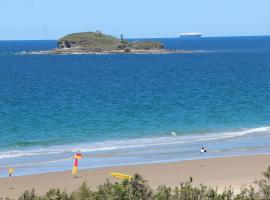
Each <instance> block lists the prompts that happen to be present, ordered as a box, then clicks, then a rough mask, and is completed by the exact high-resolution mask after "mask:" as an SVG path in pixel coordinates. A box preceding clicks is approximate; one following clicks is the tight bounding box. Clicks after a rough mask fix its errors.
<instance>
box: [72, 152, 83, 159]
mask: <svg viewBox="0 0 270 200" xmlns="http://www.w3.org/2000/svg"><path fill="white" fill-rule="evenodd" d="M81 158H82V154H80V153H75V155H74V159H81Z"/></svg>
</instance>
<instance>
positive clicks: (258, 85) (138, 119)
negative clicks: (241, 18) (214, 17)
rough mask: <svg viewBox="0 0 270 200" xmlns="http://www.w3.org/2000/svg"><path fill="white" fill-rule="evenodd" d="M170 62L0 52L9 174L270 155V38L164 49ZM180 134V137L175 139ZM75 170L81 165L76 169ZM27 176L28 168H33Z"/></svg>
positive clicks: (1, 146) (1, 154) (15, 44)
mask: <svg viewBox="0 0 270 200" xmlns="http://www.w3.org/2000/svg"><path fill="white" fill-rule="evenodd" d="M158 40H160V41H162V42H164V43H165V45H166V47H167V48H170V49H188V50H195V51H196V53H192V54H167V55H23V54H22V52H25V51H26V52H27V51H32V50H42V49H50V48H54V47H55V45H56V41H1V42H0V119H1V120H0V165H1V166H2V167H3V168H5V167H6V166H16V167H17V168H18V170H16V172H17V173H18V174H29V173H40V172H46V171H58V170H63V169H69V164H70V163H72V160H71V159H70V158H71V157H72V155H73V153H74V152H77V151H81V152H83V154H84V155H85V159H84V160H83V161H82V164H81V165H82V167H84V168H90V167H98V166H108V165H118V164H133V163H149V162H163V161H171V160H182V159H195V158H201V157H202V155H200V154H199V153H198V151H199V149H200V147H201V146H202V145H203V146H207V147H208V148H209V153H208V154H206V155H204V156H208V157H214V156H226V155H242V154H254V153H268V152H270V140H269V139H270V138H269V137H270V135H269V133H270V93H269V91H270V37H232V38H196V39H178V38H174V39H173V38H171V39H158ZM172 132H175V135H174V134H172ZM70 165H72V164H70ZM26 166H27V167H26Z"/></svg>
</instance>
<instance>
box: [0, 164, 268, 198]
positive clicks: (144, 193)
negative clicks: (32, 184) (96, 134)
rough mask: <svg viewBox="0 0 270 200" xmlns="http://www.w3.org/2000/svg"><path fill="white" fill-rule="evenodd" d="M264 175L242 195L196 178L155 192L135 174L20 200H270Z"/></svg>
mask: <svg viewBox="0 0 270 200" xmlns="http://www.w3.org/2000/svg"><path fill="white" fill-rule="evenodd" d="M263 175H264V178H263V179H262V180H259V181H257V182H256V184H257V185H256V186H257V187H256V189H255V188H254V187H252V186H249V187H243V188H241V191H240V193H238V194H235V193H234V191H233V188H231V187H229V188H226V189H225V190H224V191H223V192H221V193H220V192H217V189H213V188H211V187H207V186H205V185H199V186H194V185H193V184H192V178H190V180H189V181H187V182H185V183H181V184H180V185H179V186H178V187H174V188H172V187H168V186H165V185H162V186H159V187H158V188H157V189H156V190H155V191H154V190H153V189H151V188H150V186H149V185H148V183H147V181H146V180H144V179H143V178H142V177H141V176H140V175H139V174H135V175H134V178H133V179H131V180H124V181H122V182H120V183H111V182H110V181H108V180H107V181H106V182H105V183H104V184H103V185H100V186H98V187H97V189H96V190H91V189H90V188H89V187H88V186H87V184H86V183H83V184H82V186H80V187H79V189H78V190H76V191H74V192H73V193H71V194H67V193H66V192H65V191H61V190H59V189H51V190H50V191H48V192H47V193H46V195H44V196H38V195H37V194H36V193H35V190H32V191H26V192H24V193H23V194H22V195H21V196H20V197H19V200H270V167H269V168H268V169H267V170H266V171H265V172H263ZM0 200H2V199H1V198H0Z"/></svg>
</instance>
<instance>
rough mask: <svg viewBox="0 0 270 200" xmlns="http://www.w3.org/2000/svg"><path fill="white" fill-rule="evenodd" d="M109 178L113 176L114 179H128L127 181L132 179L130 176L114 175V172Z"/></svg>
mask: <svg viewBox="0 0 270 200" xmlns="http://www.w3.org/2000/svg"><path fill="white" fill-rule="evenodd" d="M111 176H113V177H115V178H120V179H128V180H131V179H132V176H130V175H127V174H120V173H115V172H112V173H111Z"/></svg>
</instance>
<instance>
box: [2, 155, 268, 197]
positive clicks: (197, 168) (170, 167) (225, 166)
mask: <svg viewBox="0 0 270 200" xmlns="http://www.w3.org/2000/svg"><path fill="white" fill-rule="evenodd" d="M269 165H270V155H252V156H237V157H226V158H225V157H224V158H222V157H221V158H209V159H200V160H190V161H181V162H171V163H159V164H145V165H131V166H117V167H106V168H97V169H86V170H79V173H78V177H77V178H74V177H72V175H71V171H63V172H55V173H44V174H38V175H29V176H18V177H16V176H15V177H12V178H11V179H8V178H1V179H0V196H2V197H11V198H17V197H19V196H20V195H21V194H22V193H23V192H24V191H25V190H30V189H32V188H35V190H36V192H37V193H38V194H41V195H42V194H45V193H46V192H47V191H48V190H49V189H50V188H60V189H62V190H65V191H67V192H72V191H74V190H76V189H77V188H78V187H79V186H80V185H81V184H82V183H83V182H86V183H87V184H88V185H89V186H90V187H91V188H92V189H95V188H96V186H98V185H100V184H103V183H105V181H106V179H109V180H110V181H111V182H115V181H117V179H116V178H114V177H111V176H110V173H111V172H119V173H126V174H130V175H133V174H135V173H139V174H141V175H142V176H143V178H144V179H146V180H148V181H149V182H148V183H149V185H150V186H151V187H152V188H154V189H155V188H157V187H158V186H159V185H167V186H177V185H179V184H180V183H181V182H185V181H188V180H189V177H192V178H193V180H194V184H195V185H198V184H200V183H202V184H204V185H207V186H212V187H214V188H216V187H217V188H218V190H222V189H224V188H225V187H229V186H232V187H233V188H234V190H235V191H236V192H237V191H239V190H240V188H241V186H242V185H245V186H249V185H250V184H254V181H255V180H258V179H260V178H262V172H263V171H265V170H266V168H267V167H268V166H269Z"/></svg>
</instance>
